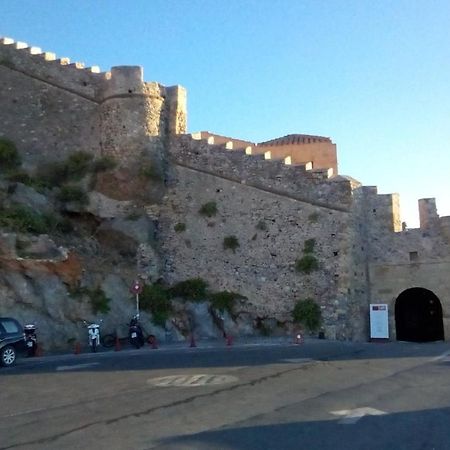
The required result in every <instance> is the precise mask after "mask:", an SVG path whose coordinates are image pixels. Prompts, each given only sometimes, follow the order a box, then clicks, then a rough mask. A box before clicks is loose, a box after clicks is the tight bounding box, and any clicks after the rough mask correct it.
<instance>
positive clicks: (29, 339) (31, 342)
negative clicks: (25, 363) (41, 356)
mask: <svg viewBox="0 0 450 450" xmlns="http://www.w3.org/2000/svg"><path fill="white" fill-rule="evenodd" d="M23 331H24V333H25V346H26V348H27V356H28V357H33V356H36V352H37V346H38V344H37V336H36V325H34V324H32V323H29V324H27V325H25V326H24V327H23Z"/></svg>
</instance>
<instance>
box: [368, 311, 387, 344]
mask: <svg viewBox="0 0 450 450" xmlns="http://www.w3.org/2000/svg"><path fill="white" fill-rule="evenodd" d="M370 337H371V338H372V339H389V316H388V305H386V304H380V303H377V304H371V305H370Z"/></svg>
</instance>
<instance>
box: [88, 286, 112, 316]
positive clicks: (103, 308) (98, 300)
mask: <svg viewBox="0 0 450 450" xmlns="http://www.w3.org/2000/svg"><path fill="white" fill-rule="evenodd" d="M88 295H89V299H90V301H91V307H92V312H93V313H94V314H97V313H101V314H106V313H107V312H108V311H109V310H110V309H111V308H110V307H109V302H110V301H111V299H109V298H108V297H107V296H106V295H105V293H104V292H103V290H102V288H100V287H97V288H95V289H92V290H88Z"/></svg>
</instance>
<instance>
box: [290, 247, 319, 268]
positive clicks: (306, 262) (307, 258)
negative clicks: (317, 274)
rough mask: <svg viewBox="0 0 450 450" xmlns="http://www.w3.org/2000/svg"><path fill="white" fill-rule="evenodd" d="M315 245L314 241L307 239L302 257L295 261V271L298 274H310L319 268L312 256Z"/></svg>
mask: <svg viewBox="0 0 450 450" xmlns="http://www.w3.org/2000/svg"><path fill="white" fill-rule="evenodd" d="M315 245H316V240H315V239H307V240H306V241H305V243H304V244H303V253H304V255H303V256H302V257H301V258H299V259H297V260H296V261H295V269H296V270H297V271H298V272H303V273H311V272H313V271H314V270H317V269H318V268H319V262H318V261H317V258H316V257H315V256H314V255H313V254H312V253H313V252H314V247H315Z"/></svg>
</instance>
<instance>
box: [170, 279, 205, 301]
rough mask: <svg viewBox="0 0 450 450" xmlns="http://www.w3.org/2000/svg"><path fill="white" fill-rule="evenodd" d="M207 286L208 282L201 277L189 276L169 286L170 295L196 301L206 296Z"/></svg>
mask: <svg viewBox="0 0 450 450" xmlns="http://www.w3.org/2000/svg"><path fill="white" fill-rule="evenodd" d="M207 288H208V283H207V282H206V281H205V280H203V279H202V278H190V279H188V280H185V281H180V282H179V283H177V284H175V285H174V286H173V287H172V288H170V294H171V296H172V297H182V298H184V299H186V300H194V301H198V300H204V299H205V298H206V291H207Z"/></svg>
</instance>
